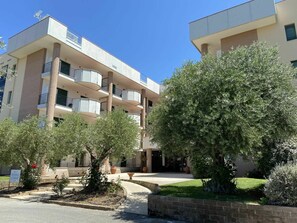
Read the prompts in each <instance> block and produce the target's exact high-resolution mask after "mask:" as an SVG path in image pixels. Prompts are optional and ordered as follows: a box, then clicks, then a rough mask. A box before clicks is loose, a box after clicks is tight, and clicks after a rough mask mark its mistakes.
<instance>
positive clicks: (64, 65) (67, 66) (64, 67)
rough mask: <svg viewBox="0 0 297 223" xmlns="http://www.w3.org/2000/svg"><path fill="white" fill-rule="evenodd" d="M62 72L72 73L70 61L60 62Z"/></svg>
mask: <svg viewBox="0 0 297 223" xmlns="http://www.w3.org/2000/svg"><path fill="white" fill-rule="evenodd" d="M60 66H61V67H60V72H61V73H62V74H65V75H68V76H69V75H70V64H69V63H66V62H64V61H63V60H61V64H60Z"/></svg>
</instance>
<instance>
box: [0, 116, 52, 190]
mask: <svg viewBox="0 0 297 223" xmlns="http://www.w3.org/2000/svg"><path fill="white" fill-rule="evenodd" d="M0 135H1V140H0V145H1V146H0V147H1V155H0V157H1V160H3V162H4V163H5V164H8V165H16V166H19V167H21V169H22V183H23V186H24V188H25V189H34V188H35V187H36V186H37V184H38V182H39V175H40V170H41V165H42V163H41V161H42V158H43V157H45V156H46V155H47V154H49V151H51V145H52V137H51V132H50V131H49V130H48V129H46V128H44V120H43V119H40V118H37V117H35V116H34V117H31V118H27V119H25V120H23V121H22V122H20V123H14V122H13V121H12V120H8V119H7V120H4V121H2V122H1V123H0Z"/></svg>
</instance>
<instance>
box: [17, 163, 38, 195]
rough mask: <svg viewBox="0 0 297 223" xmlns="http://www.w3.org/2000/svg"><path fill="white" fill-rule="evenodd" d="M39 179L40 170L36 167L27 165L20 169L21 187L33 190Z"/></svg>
mask: <svg viewBox="0 0 297 223" xmlns="http://www.w3.org/2000/svg"><path fill="white" fill-rule="evenodd" d="M39 179H40V171H39V169H38V168H32V167H31V166H30V165H28V166H27V167H26V168H24V169H23V171H22V176H21V180H22V184H23V188H24V189H26V190H33V189H36V188H37V186H38V183H39Z"/></svg>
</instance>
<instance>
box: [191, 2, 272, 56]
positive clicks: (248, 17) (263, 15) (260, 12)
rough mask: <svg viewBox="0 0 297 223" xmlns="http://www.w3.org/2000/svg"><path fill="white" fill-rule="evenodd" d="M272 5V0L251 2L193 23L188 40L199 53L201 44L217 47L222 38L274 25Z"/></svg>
mask: <svg viewBox="0 0 297 223" xmlns="http://www.w3.org/2000/svg"><path fill="white" fill-rule="evenodd" d="M274 4H275V3H274V0H251V1H249V2H246V3H243V4H241V5H238V6H235V7H232V8H229V9H227V10H224V11H221V12H218V13H215V14H213V15H210V16H207V17H204V18H202V19H198V20H196V21H193V22H191V23H190V39H191V41H192V42H193V44H194V45H195V46H196V47H197V48H198V49H199V50H200V51H201V50H202V49H201V45H202V44H208V45H210V46H211V45H213V46H217V45H219V44H220V40H221V39H223V38H226V37H229V36H233V35H236V34H239V33H243V32H247V31H250V30H254V29H258V28H261V27H264V26H268V25H271V24H274V23H276V10H275V5H274ZM218 48H219V47H218Z"/></svg>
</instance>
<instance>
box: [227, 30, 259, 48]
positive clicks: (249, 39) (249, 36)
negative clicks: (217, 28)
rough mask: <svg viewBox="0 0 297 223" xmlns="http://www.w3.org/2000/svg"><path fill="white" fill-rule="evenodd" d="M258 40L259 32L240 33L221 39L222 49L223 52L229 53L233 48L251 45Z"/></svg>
mask: <svg viewBox="0 0 297 223" xmlns="http://www.w3.org/2000/svg"><path fill="white" fill-rule="evenodd" d="M257 40H258V35H257V30H256V29H254V30H251V31H248V32H244V33H240V34H237V35H234V36H230V37H226V38H223V39H221V49H222V51H223V52H227V51H229V50H231V49H232V48H236V47H238V46H246V45H251V44H252V43H253V42H255V41H257Z"/></svg>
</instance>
